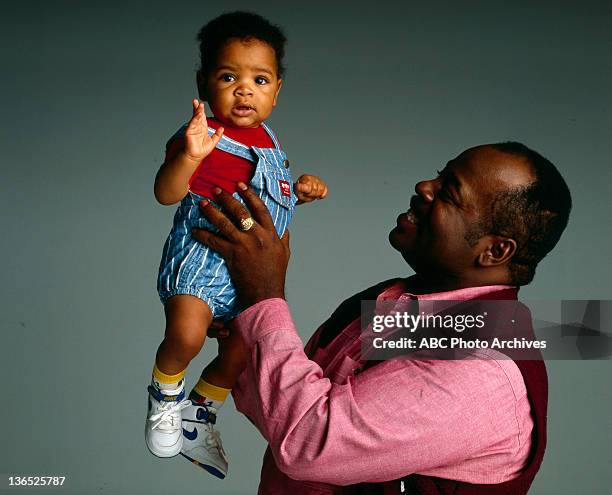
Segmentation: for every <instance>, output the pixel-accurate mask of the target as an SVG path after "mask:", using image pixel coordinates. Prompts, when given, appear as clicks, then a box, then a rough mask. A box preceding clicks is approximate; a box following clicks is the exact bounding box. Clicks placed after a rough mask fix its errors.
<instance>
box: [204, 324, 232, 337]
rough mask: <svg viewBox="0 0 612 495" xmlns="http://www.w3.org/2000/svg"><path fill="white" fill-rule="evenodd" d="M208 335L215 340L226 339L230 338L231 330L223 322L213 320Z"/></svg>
mask: <svg viewBox="0 0 612 495" xmlns="http://www.w3.org/2000/svg"><path fill="white" fill-rule="evenodd" d="M206 335H208V336H209V337H210V338H213V339H225V338H227V337H228V336H229V329H228V328H227V327H226V325H225V323H223V322H222V321H221V320H213V321H212V323H211V324H210V327H208V331H207V332H206Z"/></svg>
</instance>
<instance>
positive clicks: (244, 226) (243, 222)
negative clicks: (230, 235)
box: [240, 217, 255, 232]
mask: <svg viewBox="0 0 612 495" xmlns="http://www.w3.org/2000/svg"><path fill="white" fill-rule="evenodd" d="M253 225H255V220H253V217H247V218H241V219H240V229H241V230H242V231H243V232H246V231H247V230H250V229H251V227H252V226H253Z"/></svg>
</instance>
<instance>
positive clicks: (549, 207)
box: [466, 141, 572, 285]
mask: <svg viewBox="0 0 612 495" xmlns="http://www.w3.org/2000/svg"><path fill="white" fill-rule="evenodd" d="M490 146H491V147H492V148H494V149H496V150H498V151H501V152H503V153H507V154H509V155H514V156H518V157H521V158H523V159H524V160H525V161H527V163H528V164H529V165H530V166H531V167H532V169H533V172H534V174H535V180H534V181H533V182H532V183H531V184H528V185H525V186H521V187H515V188H512V189H510V190H507V191H504V192H502V193H500V194H498V195H497V196H496V197H494V198H493V201H492V203H491V208H490V210H489V211H488V212H487V213H485V215H484V216H483V218H482V220H481V222H479V225H478V226H477V227H476V228H474V229H473V231H472V232H470V233H469V234H468V236H467V237H466V239H467V240H468V242H470V244H473V243H475V242H476V241H477V240H478V239H480V237H482V236H483V235H486V234H496V235H501V236H504V237H509V238H511V239H514V240H515V241H516V244H517V248H516V253H515V254H514V256H513V257H512V258H511V259H510V262H509V265H508V269H509V271H510V277H511V281H512V284H514V285H526V284H528V283H529V282H531V281H532V280H533V277H534V275H535V271H536V266H537V265H538V263H539V262H540V261H541V260H542V259H543V258H544V257H545V256H546V255H547V254H548V253H549V252H550V251H551V250H552V248H554V247H555V245H556V244H557V242H558V241H559V238H560V237H561V234H562V233H563V230H564V229H565V227H566V226H567V222H568V219H569V213H570V210H571V208H572V198H571V195H570V191H569V188H568V187H567V184H566V182H565V180H564V179H563V177H562V176H561V174H560V173H559V171H558V170H557V168H556V167H555V166H554V165H553V164H552V163H551V162H550V161H549V160H547V159H546V158H544V157H543V156H542V155H540V154H539V153H538V152H536V151H534V150H532V149H530V148H528V147H527V146H525V145H524V144H522V143H518V142H515V141H508V142H503V143H495V144H491V145H490Z"/></svg>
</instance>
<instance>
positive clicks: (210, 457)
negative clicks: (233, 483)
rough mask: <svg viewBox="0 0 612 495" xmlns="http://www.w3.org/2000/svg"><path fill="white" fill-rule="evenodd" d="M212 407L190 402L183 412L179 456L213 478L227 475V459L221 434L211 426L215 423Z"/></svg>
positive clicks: (221, 477) (214, 412)
mask: <svg viewBox="0 0 612 495" xmlns="http://www.w3.org/2000/svg"><path fill="white" fill-rule="evenodd" d="M216 414H217V410H216V409H215V408H214V407H211V406H208V405H205V404H197V403H195V402H192V403H190V404H189V406H187V407H186V408H185V410H184V411H183V448H182V449H181V455H182V456H183V457H185V458H186V459H188V460H190V461H191V462H193V463H194V464H195V465H197V466H200V467H201V468H202V469H205V470H206V471H208V472H209V473H210V474H212V475H213V476H216V477H217V478H220V479H223V478H225V475H226V474H227V457H226V455H225V451H224V450H223V444H222V443H221V434H220V433H219V432H218V431H217V430H215V428H214V427H213V425H214V424H215V422H216V421H217V416H216Z"/></svg>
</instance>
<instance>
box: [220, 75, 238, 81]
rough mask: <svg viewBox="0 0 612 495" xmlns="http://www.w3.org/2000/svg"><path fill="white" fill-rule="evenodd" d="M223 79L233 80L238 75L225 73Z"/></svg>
mask: <svg viewBox="0 0 612 495" xmlns="http://www.w3.org/2000/svg"><path fill="white" fill-rule="evenodd" d="M221 80H222V81H225V82H233V81H235V80H236V77H235V76H234V75H233V74H223V75H222V76H221Z"/></svg>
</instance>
